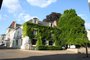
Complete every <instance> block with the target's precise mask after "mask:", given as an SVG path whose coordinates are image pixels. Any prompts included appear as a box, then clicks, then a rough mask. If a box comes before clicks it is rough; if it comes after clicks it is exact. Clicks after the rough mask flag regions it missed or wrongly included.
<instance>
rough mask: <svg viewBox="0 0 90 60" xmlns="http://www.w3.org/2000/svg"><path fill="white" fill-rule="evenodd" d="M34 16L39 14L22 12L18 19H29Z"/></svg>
mask: <svg viewBox="0 0 90 60" xmlns="http://www.w3.org/2000/svg"><path fill="white" fill-rule="evenodd" d="M34 17H37V16H31V15H30V14H27V13H20V14H19V16H18V19H17V20H18V21H21V20H23V21H28V20H30V19H32V18H34Z"/></svg>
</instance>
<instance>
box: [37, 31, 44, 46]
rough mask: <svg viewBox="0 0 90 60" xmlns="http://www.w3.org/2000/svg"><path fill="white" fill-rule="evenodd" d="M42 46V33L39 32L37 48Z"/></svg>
mask: <svg viewBox="0 0 90 60" xmlns="http://www.w3.org/2000/svg"><path fill="white" fill-rule="evenodd" d="M42 45H43V44H42V39H41V34H40V32H38V34H37V43H36V46H37V47H38V46H42Z"/></svg>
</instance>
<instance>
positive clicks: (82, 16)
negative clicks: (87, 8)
mask: <svg viewBox="0 0 90 60" xmlns="http://www.w3.org/2000/svg"><path fill="white" fill-rule="evenodd" d="M78 16H80V17H81V18H82V19H84V20H87V18H88V17H87V15H86V14H78Z"/></svg>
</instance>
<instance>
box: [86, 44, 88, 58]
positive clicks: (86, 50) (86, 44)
mask: <svg viewBox="0 0 90 60" xmlns="http://www.w3.org/2000/svg"><path fill="white" fill-rule="evenodd" d="M85 48H86V57H88V47H87V43H86V46H85Z"/></svg>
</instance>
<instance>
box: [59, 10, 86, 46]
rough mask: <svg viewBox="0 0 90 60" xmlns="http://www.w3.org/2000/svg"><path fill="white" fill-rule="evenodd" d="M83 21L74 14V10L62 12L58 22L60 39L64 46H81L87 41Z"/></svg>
mask: <svg viewBox="0 0 90 60" xmlns="http://www.w3.org/2000/svg"><path fill="white" fill-rule="evenodd" d="M84 23H85V22H84V20H83V19H82V18H81V17H79V16H78V15H77V14H76V11H75V10H74V9H70V10H66V11H64V14H63V15H62V16H61V18H60V19H59V22H58V28H60V30H61V34H60V39H61V40H62V41H65V42H64V43H65V44H69V45H71V44H75V45H83V44H85V42H86V41H87V33H86V31H85V26H84Z"/></svg>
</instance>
